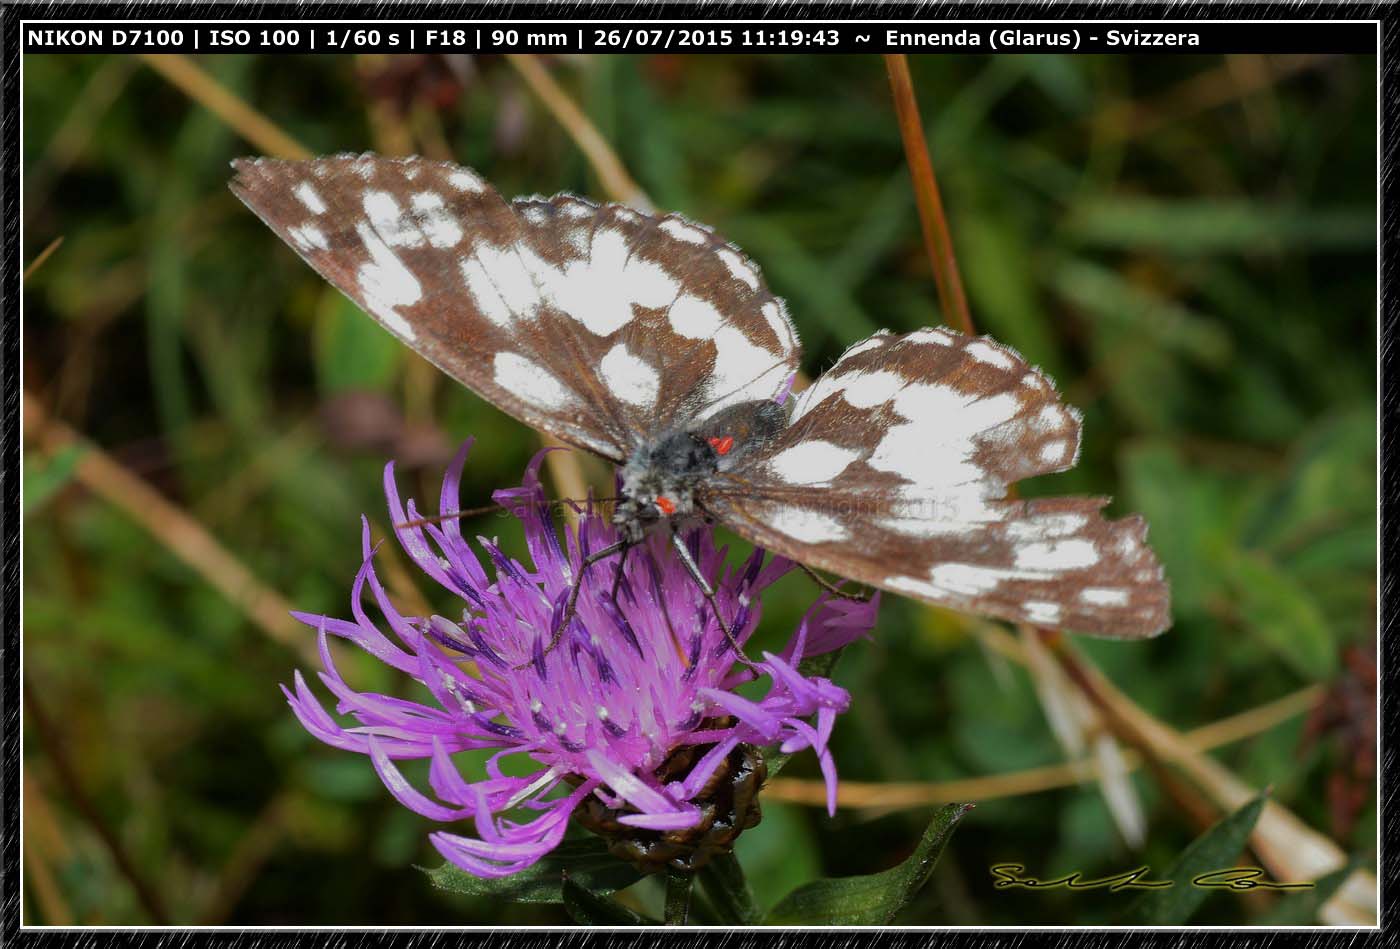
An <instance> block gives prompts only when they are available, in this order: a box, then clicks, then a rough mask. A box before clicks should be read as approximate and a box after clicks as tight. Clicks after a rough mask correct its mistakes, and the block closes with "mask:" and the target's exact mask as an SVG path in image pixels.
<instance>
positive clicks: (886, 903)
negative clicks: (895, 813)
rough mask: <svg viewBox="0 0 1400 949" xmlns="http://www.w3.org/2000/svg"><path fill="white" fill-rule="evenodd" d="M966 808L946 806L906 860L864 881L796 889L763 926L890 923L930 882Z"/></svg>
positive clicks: (829, 881)
mask: <svg viewBox="0 0 1400 949" xmlns="http://www.w3.org/2000/svg"><path fill="white" fill-rule="evenodd" d="M970 809H971V805H969V804H947V805H945V806H944V807H942V808H941V809H940V810H939V811H938V813H937V814H935V815H934V817H933V820H932V821H931V822H930V823H929V825H928V829H927V830H925V831H924V836H923V837H922V838H921V839H920V840H919V844H918V846H917V847H915V848H914V852H913V853H912V854H910V856H909V858H908V859H907V860H905V861H904V862H903V863H901V864H900V865H899V866H897V867H891V868H890V869H888V870H884V871H882V872H880V873H872V874H869V875H868V876H855V877H835V878H832V879H825V880H816V881H814V882H812V883H808V884H806V885H805V886H800V887H798V888H797V889H795V890H793V891H792V892H791V893H789V894H788V895H787V896H785V897H783V898H782V899H781V900H780V901H779V902H778V905H777V906H775V907H773V910H772V912H770V913H769V914H768V917H767V919H765V920H764V922H767V923H770V924H798V925H814V926H879V925H884V924H886V923H889V922H890V921H891V920H893V919H894V917H895V915H896V914H897V913H898V912H899V911H900V910H901V909H903V908H904V907H905V906H906V905H907V904H908V903H909V901H910V900H911V899H913V898H914V895H915V894H916V893H918V892H919V890H920V889H921V888H922V887H923V885H924V883H926V882H927V881H928V878H929V874H931V873H932V872H933V868H934V866H935V865H936V864H937V863H938V858H939V856H940V855H941V854H942V853H943V847H944V846H945V845H946V844H947V843H948V838H949V837H951V836H952V833H953V828H954V827H956V826H957V823H958V821H959V820H961V819H962V816H963V815H964V814H966V813H967V812H968V810H970Z"/></svg>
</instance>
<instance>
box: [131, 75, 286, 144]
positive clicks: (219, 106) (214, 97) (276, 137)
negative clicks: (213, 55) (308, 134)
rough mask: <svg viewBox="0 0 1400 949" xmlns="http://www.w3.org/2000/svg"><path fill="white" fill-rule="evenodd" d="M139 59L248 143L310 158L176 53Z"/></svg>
mask: <svg viewBox="0 0 1400 949" xmlns="http://www.w3.org/2000/svg"><path fill="white" fill-rule="evenodd" d="M141 59H142V61H144V62H145V63H146V65H147V66H150V67H151V68H152V69H154V70H155V71H156V72H158V73H160V74H161V75H162V76H164V77H165V78H166V79H167V80H169V81H170V83H171V84H172V85H174V86H176V87H177V88H178V89H179V90H180V91H181V92H183V93H184V94H185V95H187V96H189V97H190V98H191V99H193V100H194V101H196V102H198V103H199V104H200V105H202V106H204V107H205V108H206V109H208V110H209V111H210V112H213V113H214V114H215V115H217V116H218V117H219V118H221V119H223V120H224V122H225V124H227V125H228V126H229V128H231V129H233V130H234V131H235V132H237V133H238V134H239V135H242V136H243V137H244V138H245V139H247V140H248V142H249V143H250V144H253V145H256V146H257V147H258V148H259V149H260V150H261V151H263V152H264V153H266V154H268V155H273V156H275V157H277V158H310V157H311V150H310V149H308V148H307V147H306V146H305V145H303V144H301V143H300V142H298V141H297V140H296V139H294V138H292V137H291V136H290V135H288V134H287V133H286V132H284V131H282V129H281V128H280V127H279V126H278V125H277V124H276V123H275V122H273V121H272V120H271V119H269V118H268V117H267V116H265V115H263V114H262V113H261V112H259V111H258V110H257V109H255V108H253V107H252V106H250V105H249V104H248V103H247V102H244V101H243V100H242V99H240V98H239V97H238V96H236V95H234V94H233V93H232V92H229V91H228V89H226V88H224V86H223V85H222V84H221V83H220V82H219V81H218V80H217V79H215V78H214V77H213V76H211V75H209V74H208V73H207V72H205V71H204V70H203V69H200V68H199V67H198V66H196V65H195V64H194V62H193V60H191V59H189V58H188V57H186V56H179V55H154V54H150V53H147V54H143V55H142V56H141Z"/></svg>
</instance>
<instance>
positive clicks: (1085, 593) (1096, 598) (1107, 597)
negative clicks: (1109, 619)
mask: <svg viewBox="0 0 1400 949" xmlns="http://www.w3.org/2000/svg"><path fill="white" fill-rule="evenodd" d="M1079 598H1080V599H1081V600H1083V601H1084V602H1085V603H1091V604H1093V605H1094V606H1127V605H1128V599H1129V597H1128V591H1127V590H1119V589H1114V588H1112V587H1085V588H1084V589H1083V590H1080V591H1079Z"/></svg>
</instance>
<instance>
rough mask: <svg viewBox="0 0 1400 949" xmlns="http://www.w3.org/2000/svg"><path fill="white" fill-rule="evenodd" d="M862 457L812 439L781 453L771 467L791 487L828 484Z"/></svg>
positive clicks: (848, 450)
mask: <svg viewBox="0 0 1400 949" xmlns="http://www.w3.org/2000/svg"><path fill="white" fill-rule="evenodd" d="M860 455H861V452H860V449H857V448H842V447H841V446H840V445H836V444H833V443H832V442H827V441H821V440H820V439H812V440H811V441H805V442H798V443H797V444H796V445H793V446H792V447H791V448H786V449H784V450H782V451H780V452H778V454H776V455H774V456H773V457H772V459H770V460H769V462H768V466H769V468H771V469H772V471H773V472H774V473H775V474H776V475H777V476H778V477H779V478H781V479H782V480H783V481H785V482H787V483H788V484H826V483H829V482H830V481H831V480H832V479H833V478H835V477H836V476H837V475H839V474H840V473H841V472H843V471H845V470H846V468H847V467H849V466H850V464H851V462H853V461H855V460H856V459H857V458H859V457H860Z"/></svg>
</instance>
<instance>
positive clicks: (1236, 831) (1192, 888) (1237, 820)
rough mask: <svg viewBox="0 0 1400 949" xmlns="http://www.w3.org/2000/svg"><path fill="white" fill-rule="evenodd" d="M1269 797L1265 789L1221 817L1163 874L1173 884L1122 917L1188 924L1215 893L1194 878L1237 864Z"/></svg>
mask: <svg viewBox="0 0 1400 949" xmlns="http://www.w3.org/2000/svg"><path fill="white" fill-rule="evenodd" d="M1267 800H1268V792H1267V791H1265V792H1263V793H1261V794H1260V795H1259V796H1258V797H1256V798H1254V800H1252V801H1250V802H1249V803H1248V804H1246V805H1245V806H1244V807H1242V808H1240V809H1239V810H1237V811H1235V813H1233V814H1230V815H1228V816H1226V817H1223V818H1221V819H1220V820H1219V821H1217V822H1216V823H1215V825H1214V826H1213V827H1211V828H1210V829H1209V830H1207V831H1206V832H1205V833H1204V834H1202V835H1201V836H1199V837H1197V838H1196V839H1195V840H1193V841H1191V843H1190V844H1188V845H1187V846H1186V849H1185V850H1183V851H1182V852H1181V856H1179V857H1177V858H1176V863H1174V864H1173V865H1172V868H1171V870H1169V871H1168V872H1167V874H1166V876H1165V877H1163V879H1165V880H1170V881H1171V882H1172V885H1171V886H1169V887H1162V888H1161V889H1157V890H1149V891H1148V892H1147V893H1145V894H1143V895H1142V896H1141V897H1140V898H1139V899H1138V900H1137V902H1135V903H1133V904H1132V906H1130V907H1128V910H1127V912H1126V913H1125V914H1124V917H1123V920H1122V922H1123V924H1124V925H1128V926H1182V925H1185V923H1186V921H1187V920H1189V919H1190V918H1191V916H1192V915H1193V914H1194V913H1195V912H1196V910H1197V909H1198V908H1200V905H1201V903H1202V902H1203V901H1204V900H1205V898H1206V897H1207V896H1208V895H1209V894H1210V893H1211V892H1212V890H1211V889H1210V888H1207V887H1201V886H1197V885H1195V884H1194V883H1193V882H1192V881H1193V880H1195V879H1196V877H1198V876H1200V875H1201V874H1203V873H1210V872H1211V871H1214V870H1223V869H1226V868H1228V867H1232V866H1234V865H1235V861H1236V860H1237V859H1239V855H1240V853H1241V852H1242V851H1243V850H1244V846H1245V844H1246V843H1247V842H1248V841H1249V835H1250V832H1251V831H1253V830H1254V825H1255V823H1256V822H1257V821H1258V820H1259V814H1260V812H1262V811H1263V810H1264V803H1265V801H1267Z"/></svg>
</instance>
